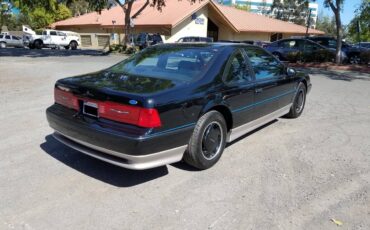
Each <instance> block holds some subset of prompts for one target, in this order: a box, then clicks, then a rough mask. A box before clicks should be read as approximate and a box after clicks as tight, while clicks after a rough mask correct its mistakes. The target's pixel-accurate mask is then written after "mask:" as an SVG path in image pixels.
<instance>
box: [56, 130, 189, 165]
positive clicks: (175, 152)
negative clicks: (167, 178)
mask: <svg viewBox="0 0 370 230" xmlns="http://www.w3.org/2000/svg"><path fill="white" fill-rule="evenodd" d="M53 137H54V138H55V139H57V140H58V141H60V142H61V143H63V144H65V145H67V146H69V147H71V148H73V149H75V150H77V151H79V152H81V153H84V154H86V155H89V156H92V157H94V158H97V159H99V160H102V161H105V162H108V163H110V164H113V165H117V166H120V167H123V168H128V169H135V170H143V169H149V168H155V167H158V166H162V165H167V164H171V163H174V162H178V161H181V159H182V156H183V154H184V151H185V149H186V147H187V146H186V145H184V146H180V147H177V148H173V149H168V150H165V151H162V152H157V153H152V154H148V155H142V156H134V155H127V154H124V153H121V152H116V151H112V150H109V149H105V148H102V147H99V146H96V145H93V144H90V143H87V142H84V141H80V140H77V139H74V138H72V137H67V136H65V135H63V134H61V133H58V132H55V133H54V134H53Z"/></svg>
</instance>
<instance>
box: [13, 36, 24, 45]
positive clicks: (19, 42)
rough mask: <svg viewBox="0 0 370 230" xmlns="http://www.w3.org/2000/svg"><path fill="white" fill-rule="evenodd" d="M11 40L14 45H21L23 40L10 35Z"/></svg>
mask: <svg viewBox="0 0 370 230" xmlns="http://www.w3.org/2000/svg"><path fill="white" fill-rule="evenodd" d="M12 41H13V44H14V46H15V47H23V40H22V38H20V37H17V36H12Z"/></svg>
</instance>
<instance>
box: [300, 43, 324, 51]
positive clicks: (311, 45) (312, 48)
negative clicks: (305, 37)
mask: <svg viewBox="0 0 370 230" xmlns="http://www.w3.org/2000/svg"><path fill="white" fill-rule="evenodd" d="M320 49H321V47H320V46H319V45H317V44H315V43H313V42H309V41H306V42H305V47H304V51H305V52H314V51H316V50H320Z"/></svg>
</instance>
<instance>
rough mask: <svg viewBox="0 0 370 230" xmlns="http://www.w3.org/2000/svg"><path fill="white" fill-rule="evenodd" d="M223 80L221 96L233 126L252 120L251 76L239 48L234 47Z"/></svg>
mask: <svg viewBox="0 0 370 230" xmlns="http://www.w3.org/2000/svg"><path fill="white" fill-rule="evenodd" d="M223 81H224V83H225V87H224V90H223V92H222V97H223V101H224V102H225V103H226V104H227V105H228V106H229V108H230V110H231V112H232V115H233V122H234V124H233V127H234V128H235V127H238V126H241V125H243V124H245V123H248V122H250V121H252V120H253V117H252V116H253V107H252V105H253V101H254V98H253V97H254V91H253V76H252V73H251V70H250V68H248V65H247V62H246V59H245V55H244V53H243V51H242V50H241V49H236V50H235V51H234V53H233V54H232V55H231V56H230V58H229V60H228V62H227V64H226V68H225V71H224V74H223Z"/></svg>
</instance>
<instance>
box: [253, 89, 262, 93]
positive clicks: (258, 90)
mask: <svg viewBox="0 0 370 230" xmlns="http://www.w3.org/2000/svg"><path fill="white" fill-rule="evenodd" d="M262 91H263V88H258V89H255V90H254V92H255V93H262Z"/></svg>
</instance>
